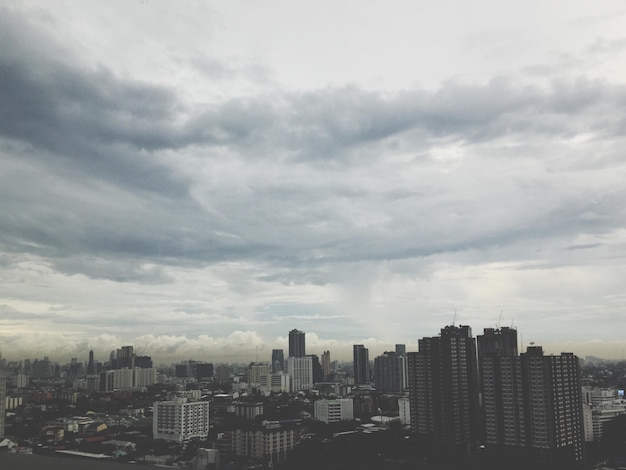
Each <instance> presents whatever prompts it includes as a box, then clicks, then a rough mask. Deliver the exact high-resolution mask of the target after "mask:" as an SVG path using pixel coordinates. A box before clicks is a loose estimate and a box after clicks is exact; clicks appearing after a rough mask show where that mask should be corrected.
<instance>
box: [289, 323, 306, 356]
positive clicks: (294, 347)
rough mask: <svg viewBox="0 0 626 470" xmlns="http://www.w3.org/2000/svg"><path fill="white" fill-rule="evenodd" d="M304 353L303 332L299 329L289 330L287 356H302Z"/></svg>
mask: <svg viewBox="0 0 626 470" xmlns="http://www.w3.org/2000/svg"><path fill="white" fill-rule="evenodd" d="M305 355H306V346H305V333H304V331H300V330H291V331H290V332H289V357H303V356H305Z"/></svg>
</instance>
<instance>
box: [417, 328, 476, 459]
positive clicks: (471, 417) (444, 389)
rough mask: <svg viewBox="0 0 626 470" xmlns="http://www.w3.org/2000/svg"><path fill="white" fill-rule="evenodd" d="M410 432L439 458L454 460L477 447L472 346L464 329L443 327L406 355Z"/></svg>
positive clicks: (473, 348) (471, 339) (472, 343)
mask: <svg viewBox="0 0 626 470" xmlns="http://www.w3.org/2000/svg"><path fill="white" fill-rule="evenodd" d="M407 359H408V377H409V407H410V413H411V428H412V430H413V431H414V432H415V433H417V434H419V435H421V436H423V437H426V438H429V439H430V441H431V442H432V445H433V451H434V452H435V453H438V454H439V455H440V456H441V457H444V458H449V459H456V458H462V457H465V456H467V455H468V454H471V453H472V452H473V451H474V450H476V449H477V448H478V445H479V430H480V412H479V399H478V397H479V395H478V371H477V363H476V362H477V359H476V342H475V340H474V338H473V337H472V331H471V329H470V327H469V326H458V327H457V326H447V327H445V328H443V329H442V330H441V335H440V336H437V337H431V338H428V337H426V338H422V339H420V340H419V351H418V352H410V353H407Z"/></svg>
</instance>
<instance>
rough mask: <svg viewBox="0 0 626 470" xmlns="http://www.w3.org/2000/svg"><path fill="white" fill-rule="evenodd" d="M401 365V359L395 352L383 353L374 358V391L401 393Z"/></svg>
mask: <svg viewBox="0 0 626 470" xmlns="http://www.w3.org/2000/svg"><path fill="white" fill-rule="evenodd" d="M402 364H403V361H402V357H401V356H399V355H396V353H395V352H385V353H383V354H382V355H380V356H377V357H376V358H374V384H375V387H376V391H378V392H381V393H392V392H401V391H402Z"/></svg>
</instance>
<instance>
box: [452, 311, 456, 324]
mask: <svg viewBox="0 0 626 470" xmlns="http://www.w3.org/2000/svg"><path fill="white" fill-rule="evenodd" d="M455 323H456V308H455V309H454V318H453V319H452V326H454V324H455Z"/></svg>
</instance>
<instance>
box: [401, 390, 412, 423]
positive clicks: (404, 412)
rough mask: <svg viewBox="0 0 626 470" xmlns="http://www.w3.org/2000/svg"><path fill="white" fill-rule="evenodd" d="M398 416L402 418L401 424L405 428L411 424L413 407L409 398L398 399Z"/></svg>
mask: <svg viewBox="0 0 626 470" xmlns="http://www.w3.org/2000/svg"><path fill="white" fill-rule="evenodd" d="M398 414H399V416H400V422H401V423H402V424H403V425H404V426H409V425H410V424H411V405H410V402H409V397H402V398H398Z"/></svg>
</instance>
